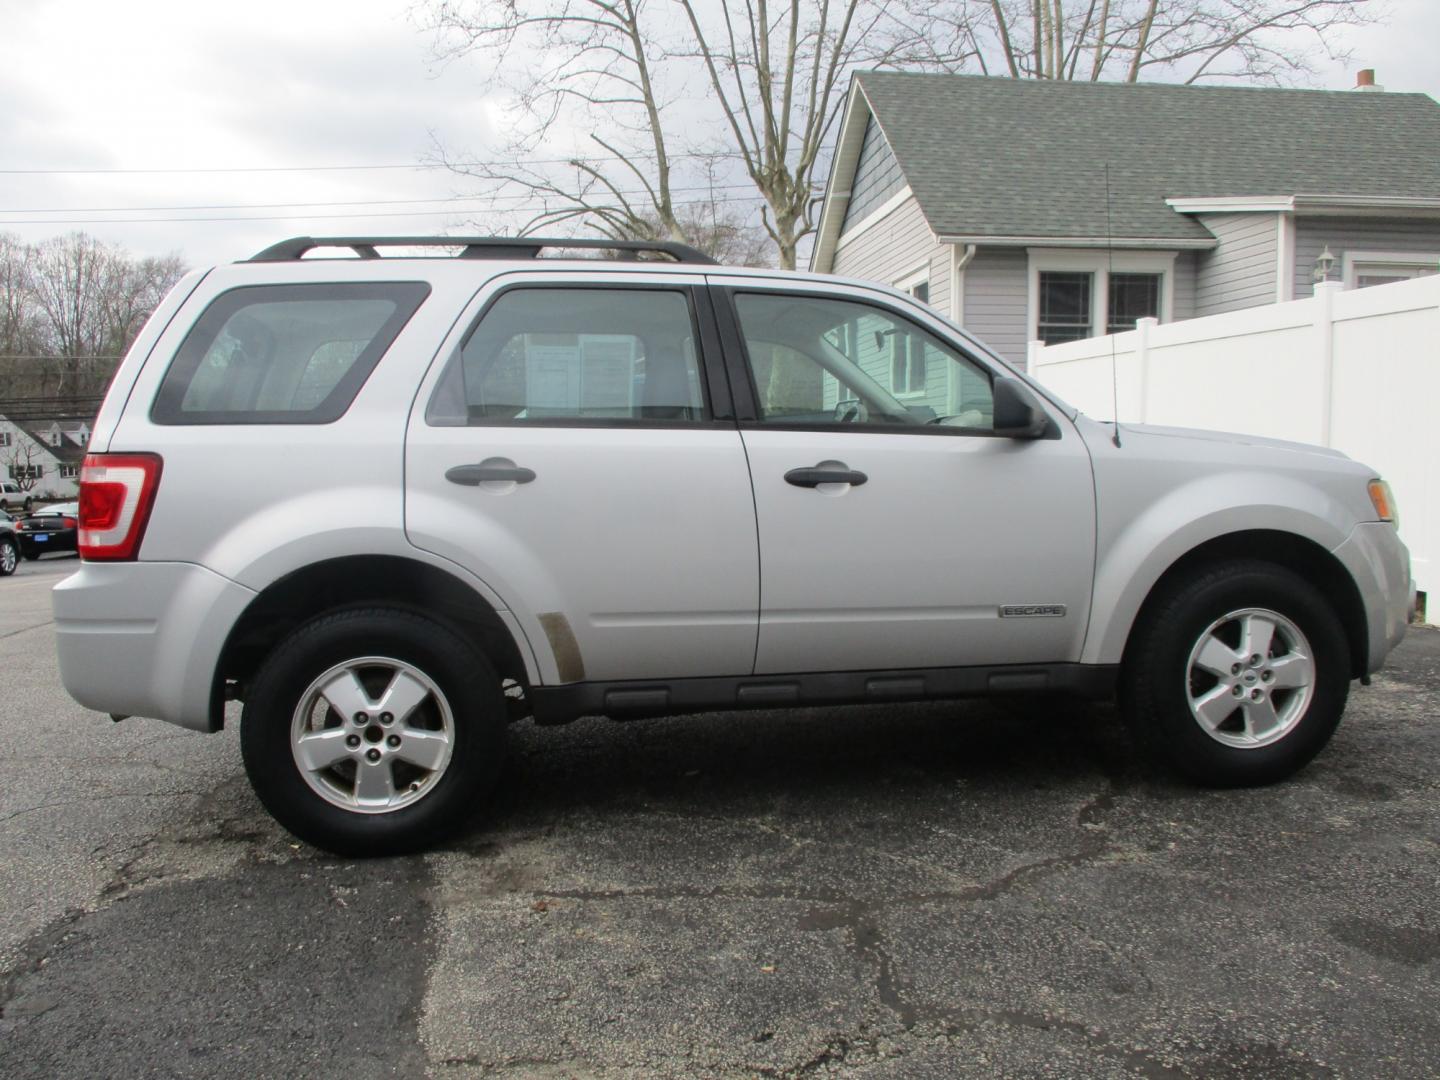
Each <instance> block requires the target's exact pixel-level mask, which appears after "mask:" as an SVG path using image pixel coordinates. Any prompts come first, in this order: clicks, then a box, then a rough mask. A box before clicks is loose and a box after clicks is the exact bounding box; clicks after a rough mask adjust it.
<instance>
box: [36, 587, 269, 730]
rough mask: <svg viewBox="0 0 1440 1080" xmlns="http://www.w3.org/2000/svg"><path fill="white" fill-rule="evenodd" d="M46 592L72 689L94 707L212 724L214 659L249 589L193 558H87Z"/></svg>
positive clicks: (191, 724) (63, 675)
mask: <svg viewBox="0 0 1440 1080" xmlns="http://www.w3.org/2000/svg"><path fill="white" fill-rule="evenodd" d="M51 596H52V601H53V603H54V607H55V638H56V646H57V649H58V652H59V656H60V679H61V681H62V682H63V683H64V684H65V689H66V690H67V691H68V692H69V694H70V696H71V697H73V698H74V699H75V700H76V701H78V702H79V703H80V704H81V705H84V706H85V707H86V708H87V709H95V710H97V711H99V712H106V713H118V714H122V715H125V716H149V717H153V718H155V719H157V720H166V721H169V722H170V723H172V724H179V725H181V726H182V727H187V728H194V729H195V730H197V731H212V730H214V729H215V724H214V721H213V720H212V716H213V710H212V704H213V701H212V694H213V692H214V686H215V667H216V664H217V663H218V661H219V658H220V651H221V650H222V649H223V648H224V646H225V639H226V637H227V636H228V635H229V633H230V628H231V627H232V626H234V625H235V622H236V620H237V619H239V617H240V614H241V613H242V612H243V611H244V610H245V608H246V606H247V605H248V604H249V603H250V601H251V600H253V599H254V597H255V593H254V592H253V591H251V590H250V589H247V588H245V587H244V586H243V585H237V584H236V583H235V582H233V581H231V580H230V579H229V578H225V577H221V576H220V575H219V574H216V573H213V572H212V571H210V570H207V569H205V568H204V567H203V566H196V565H194V564H193V563H168V562H149V563H147V562H129V563H83V564H82V565H81V567H80V570H79V572H78V573H76V574H73V575H71V576H70V577H68V578H66V579H65V580H64V581H62V582H60V584H58V585H56V586H55V589H54V591H53V593H52V594H51Z"/></svg>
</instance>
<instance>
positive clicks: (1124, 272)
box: [1028, 248, 1179, 345]
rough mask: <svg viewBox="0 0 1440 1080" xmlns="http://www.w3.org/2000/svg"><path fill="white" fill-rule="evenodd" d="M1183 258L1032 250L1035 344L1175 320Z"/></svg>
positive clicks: (1145, 253) (1163, 254)
mask: <svg viewBox="0 0 1440 1080" xmlns="http://www.w3.org/2000/svg"><path fill="white" fill-rule="evenodd" d="M1178 254H1179V253H1178V252H1171V251H1153V252H1152V251H1115V252H1108V251H1104V250H1097V249H1093V248H1092V249H1081V248H1029V249H1028V255H1029V280H1030V288H1029V305H1030V316H1029V334H1030V340H1031V341H1037V340H1038V341H1042V342H1044V343H1045V344H1047V345H1055V344H1058V343H1060V342H1062V341H1078V340H1080V339H1081V338H1088V337H1096V336H1099V335H1101V334H1118V333H1123V332H1125V331H1127V330H1133V329H1135V323H1136V322H1137V321H1138V320H1140V319H1147V318H1149V319H1158V320H1160V321H1162V322H1164V321H1166V320H1168V319H1171V318H1174V315H1173V312H1174V310H1175V296H1174V292H1175V274H1174V273H1173V270H1174V266H1175V259H1176V257H1177V255H1178Z"/></svg>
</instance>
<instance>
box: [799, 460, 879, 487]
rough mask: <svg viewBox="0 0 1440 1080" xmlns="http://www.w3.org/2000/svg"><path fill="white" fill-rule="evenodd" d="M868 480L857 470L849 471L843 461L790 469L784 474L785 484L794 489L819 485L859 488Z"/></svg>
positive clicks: (823, 462) (824, 462)
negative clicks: (792, 486)
mask: <svg viewBox="0 0 1440 1080" xmlns="http://www.w3.org/2000/svg"><path fill="white" fill-rule="evenodd" d="M869 479H870V478H869V477H868V476H866V475H865V474H864V473H863V472H861V471H860V470H859V469H851V468H849V467H847V466H846V464H845V463H844V462H843V461H822V462H820V464H819V465H810V466H808V467H806V468H803V469H791V470H790V471H789V472H787V473H786V474H785V482H786V483H787V484H794V485H795V486H796V487H805V488H813V487H819V486H820V485H821V484H849V485H850V486H851V487H859V486H860V485H861V484H863V483H865V481H866V480H869Z"/></svg>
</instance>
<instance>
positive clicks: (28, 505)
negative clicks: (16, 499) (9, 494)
mask: <svg viewBox="0 0 1440 1080" xmlns="http://www.w3.org/2000/svg"><path fill="white" fill-rule="evenodd" d="M34 507H35V501H34V500H33V499H26V500H25V512H26V513H27V514H28V513H30V511H31V510H33V509H34Z"/></svg>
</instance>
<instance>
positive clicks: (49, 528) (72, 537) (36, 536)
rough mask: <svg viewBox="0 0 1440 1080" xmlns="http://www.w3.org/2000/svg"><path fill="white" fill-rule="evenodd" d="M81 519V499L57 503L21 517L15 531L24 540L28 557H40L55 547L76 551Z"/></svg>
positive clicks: (24, 550)
mask: <svg viewBox="0 0 1440 1080" xmlns="http://www.w3.org/2000/svg"><path fill="white" fill-rule="evenodd" d="M79 519H80V504H79V503H73V502H69V503H56V504H55V505H54V506H47V507H45V508H44V509H43V510H41V511H40V512H39V513H36V514H31V515H30V516H29V517H24V518H21V519H20V520H19V521H17V522H16V523H15V535H16V536H17V537H19V540H20V554H22V555H24V556H25V558H27V559H38V558H39V557H40V556H41V555H47V554H49V553H50V552H52V551H76V550H78V548H77V545H76V535H77V526H78V525H79Z"/></svg>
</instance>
